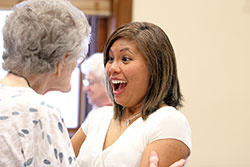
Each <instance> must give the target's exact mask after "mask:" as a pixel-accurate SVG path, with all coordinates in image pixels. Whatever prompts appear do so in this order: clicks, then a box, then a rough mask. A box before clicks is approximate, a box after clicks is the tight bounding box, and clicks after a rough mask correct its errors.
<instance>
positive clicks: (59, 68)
mask: <svg viewBox="0 0 250 167" xmlns="http://www.w3.org/2000/svg"><path fill="white" fill-rule="evenodd" d="M68 57H69V54H68V53H66V54H65V55H64V57H63V58H62V60H60V61H59V62H58V63H57V65H56V76H58V77H60V76H61V74H62V72H63V69H64V67H65V65H66V63H67V58H68Z"/></svg>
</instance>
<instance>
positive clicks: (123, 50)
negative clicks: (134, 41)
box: [120, 47, 133, 53]
mask: <svg viewBox="0 0 250 167" xmlns="http://www.w3.org/2000/svg"><path fill="white" fill-rule="evenodd" d="M125 51H128V52H130V53H133V52H132V51H131V50H130V49H129V47H126V48H122V49H121V50H120V52H125Z"/></svg>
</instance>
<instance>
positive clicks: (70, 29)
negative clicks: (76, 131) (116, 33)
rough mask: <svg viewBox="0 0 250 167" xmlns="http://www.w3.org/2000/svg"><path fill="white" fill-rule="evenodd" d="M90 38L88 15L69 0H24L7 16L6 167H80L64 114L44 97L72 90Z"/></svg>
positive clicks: (1, 93)
mask: <svg viewBox="0 0 250 167" xmlns="http://www.w3.org/2000/svg"><path fill="white" fill-rule="evenodd" d="M89 37H90V26H89V24H88V21H87V19H86V17H85V15H84V14H83V13H82V12H81V11H80V10H78V9H77V8H75V7H74V6H73V5H71V3H70V2H69V1H66V0H29V1H24V2H22V3H20V4H18V5H16V6H15V7H14V8H13V10H12V12H11V13H10V14H9V16H8V17H7V18H6V22H5V25H4V27H3V40H4V49H5V51H4V53H3V56H2V57H3V60H4V62H3V69H4V70H6V71H8V74H7V75H6V76H5V77H4V78H3V79H2V80H0V147H1V149H0V166H1V167H7V166H8V167H14V166H15V167H17V166H18V167H19V166H20V167H21V166H47V165H48V166H57V167H59V166H77V163H76V157H75V154H74V152H73V149H72V145H71V143H70V139H69V136H68V132H67V128H66V127H65V124H64V123H63V120H62V117H61V115H60V113H59V112H58V111H57V110H56V109H55V107H53V106H51V105H50V104H49V102H47V101H46V99H44V97H43V96H42V95H43V94H45V93H46V92H48V91H52V90H55V91H61V92H68V91H69V90H70V89H71V85H70V78H71V73H72V71H73V69H74V68H75V67H76V65H77V62H78V61H79V60H82V59H83V58H84V56H85V54H86V53H87V51H88V44H89ZM69 112H70V111H69Z"/></svg>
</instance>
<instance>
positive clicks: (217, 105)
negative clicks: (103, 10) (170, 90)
mask: <svg viewBox="0 0 250 167" xmlns="http://www.w3.org/2000/svg"><path fill="white" fill-rule="evenodd" d="M133 21H149V22H153V23H156V24H158V25H159V26H161V27H162V28H163V29H164V30H165V32H166V33H167V34H168V35H169V37H170V40H171V41H172V44H173V46H174V48H175V52H176V56H177V63H178V70H179V79H180V82H181V86H182V91H183V94H184V97H185V107H184V108H182V109H181V111H182V112H184V114H185V115H186V116H187V118H188V120H189V122H190V125H191V128H192V136H193V139H192V140H193V151H192V155H191V159H190V163H189V167H250V88H249V86H250V74H249V73H250V1H249V0H184V1H180V0H134V4H133Z"/></svg>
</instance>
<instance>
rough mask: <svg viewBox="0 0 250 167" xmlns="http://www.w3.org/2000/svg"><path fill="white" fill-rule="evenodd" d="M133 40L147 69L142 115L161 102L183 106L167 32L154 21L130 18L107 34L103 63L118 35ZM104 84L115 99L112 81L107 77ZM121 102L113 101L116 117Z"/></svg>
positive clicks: (154, 108) (172, 51) (118, 113)
mask: <svg viewBox="0 0 250 167" xmlns="http://www.w3.org/2000/svg"><path fill="white" fill-rule="evenodd" d="M121 38H122V39H126V40H129V41H133V42H135V44H136V45H137V47H138V49H139V50H140V52H141V53H142V54H143V55H144V56H145V59H146V61H147V66H148V69H149V72H150V81H149V82H150V83H149V87H148V92H147V93H146V95H145V97H144V104H143V108H142V118H143V119H144V120H145V119H147V117H148V116H149V115H150V114H151V113H153V112H154V111H156V110H157V109H158V108H159V106H160V105H161V104H162V103H165V104H167V105H168V106H173V107H175V108H178V107H181V106H182V103H181V102H182V94H181V91H180V86H179V81H178V76H177V67H176V59H175V53H174V50H173V47H172V45H171V43H170V41H169V39H168V37H167V35H166V33H165V32H164V31H163V30H162V29H161V28H160V27H158V26H157V25H154V24H152V23H147V22H133V23H129V24H126V25H123V26H121V27H120V28H118V29H117V30H115V31H114V32H113V33H112V34H111V36H110V37H109V39H108V41H107V42H106V45H105V47H104V65H105V66H106V64H107V61H108V57H109V50H110V47H111V46H112V45H113V43H114V42H115V41H116V40H117V39H121ZM107 88H108V92H109V94H110V96H111V98H112V99H113V101H114V95H113V93H112V89H111V84H110V83H109V82H108V80H107ZM122 108H123V106H121V105H119V104H117V103H116V102H115V101H114V112H115V118H118V119H120V118H121V117H122Z"/></svg>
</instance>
